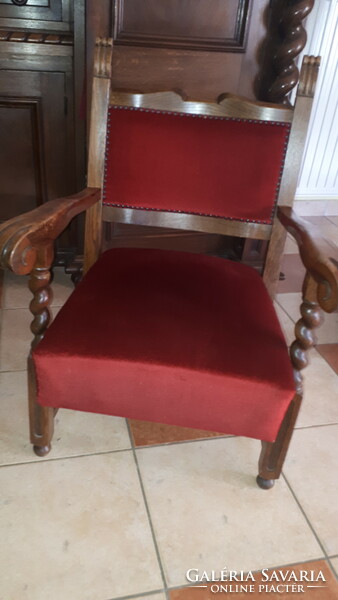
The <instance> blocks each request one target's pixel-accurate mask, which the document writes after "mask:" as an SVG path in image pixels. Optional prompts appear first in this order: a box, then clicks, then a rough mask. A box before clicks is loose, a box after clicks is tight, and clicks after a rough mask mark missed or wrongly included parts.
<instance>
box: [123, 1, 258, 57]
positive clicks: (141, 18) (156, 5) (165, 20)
mask: <svg viewBox="0 0 338 600" xmlns="http://www.w3.org/2000/svg"><path fill="white" fill-rule="evenodd" d="M249 5H250V0H230V1H229V0H149V1H148V2H140V1H139V0H116V2H115V6H114V37H115V40H116V42H117V43H119V44H128V45H134V46H135V45H136V46H139V45H141V46H148V47H149V46H150V47H151V46H156V47H161V48H183V49H187V50H209V51H210V50H215V51H230V52H241V51H242V52H243V51H244V49H245V42H246V37H247V24H248V14H249Z"/></svg>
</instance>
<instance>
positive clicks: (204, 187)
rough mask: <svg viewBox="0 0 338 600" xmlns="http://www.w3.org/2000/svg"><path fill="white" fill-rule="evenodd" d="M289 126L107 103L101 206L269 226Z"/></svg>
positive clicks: (276, 195)
mask: <svg viewBox="0 0 338 600" xmlns="http://www.w3.org/2000/svg"><path fill="white" fill-rule="evenodd" d="M289 130H290V125H289V124H288V123H280V122H269V121H257V120H252V119H234V118H228V117H212V116H203V115H191V114H182V113H173V112H165V111H158V110H148V109H138V108H130V107H119V106H110V108H109V115H108V133H107V144H106V159H105V182H104V194H103V203H104V204H105V205H109V206H119V207H126V208H139V209H144V210H162V211H163V210H164V211H170V212H183V213H192V214H199V215H208V216H216V217H222V218H229V219H236V220H241V221H243V220H244V221H251V222H255V223H267V224H269V223H271V221H272V217H273V214H274V209H275V205H276V201H277V198H278V191H279V184H280V179H281V174H282V169H283V163H284V158H285V152H286V146H287V141H288V135H289Z"/></svg>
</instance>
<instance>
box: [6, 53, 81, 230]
mask: <svg viewBox="0 0 338 600" xmlns="http://www.w3.org/2000/svg"><path fill="white" fill-rule="evenodd" d="M0 64H1V63H0ZM65 88H66V78H65V74H64V73H46V72H45V73H39V72H25V71H11V72H10V77H9V73H8V72H7V71H6V70H3V71H0V89H1V90H2V94H1V98H0V129H1V150H0V181H1V189H0V206H1V212H0V215H1V219H4V218H6V219H8V218H10V217H11V216H14V215H17V214H20V213H21V212H24V211H27V210H31V209H32V208H35V206H36V205H37V204H39V203H40V202H43V201H46V200H51V199H53V198H56V197H59V196H64V195H66V194H67V193H70V192H72V191H73V190H74V188H75V183H74V171H75V169H74V157H73V155H72V154H73V148H72V137H71V135H70V133H71V131H70V124H69V121H70V120H71V118H70V115H71V113H70V115H67V114H65V102H64V97H65ZM23 90H24V93H23Z"/></svg>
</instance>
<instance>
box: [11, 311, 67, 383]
mask: <svg viewBox="0 0 338 600" xmlns="http://www.w3.org/2000/svg"><path fill="white" fill-rule="evenodd" d="M60 308H61V307H60V306H52V307H51V309H50V312H51V315H52V319H54V318H55V317H56V315H57V313H58V312H59V310H60ZM1 312H2V316H1V327H0V331H1V338H0V371H24V370H25V369H26V368H27V356H28V353H29V350H30V345H31V341H32V339H33V334H32V333H31V330H30V324H31V322H32V320H33V316H32V314H31V313H30V312H29V310H28V309H27V308H26V309H25V308H15V309H6V310H2V311H1Z"/></svg>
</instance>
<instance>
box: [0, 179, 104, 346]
mask: <svg viewBox="0 0 338 600" xmlns="http://www.w3.org/2000/svg"><path fill="white" fill-rule="evenodd" d="M100 195H101V191H100V189H99V188H87V189H85V190H83V191H82V192H79V193H78V194H74V195H73V196H68V197H66V198H59V199H57V200H51V201H50V202H46V204H42V205H41V206H39V207H38V208H36V209H35V210H32V211H30V212H28V213H25V214H23V215H20V216H19V217H15V218H14V219H11V220H10V221H6V223H3V224H2V225H1V226H0V266H1V267H3V268H9V269H11V270H12V271H14V273H16V274H17V275H27V274H28V273H30V274H31V275H30V279H29V289H30V291H31V292H32V294H33V299H32V301H31V303H30V305H29V308H30V311H31V313H32V314H33V317H34V319H33V321H32V323H31V331H32V333H33V334H34V338H33V341H32V348H34V347H35V346H36V344H38V343H39V341H40V340H41V339H42V338H43V336H44V333H45V331H46V328H47V327H48V325H49V323H50V321H51V314H50V310H49V306H50V303H51V298H52V294H51V290H50V285H49V284H50V278H51V273H50V268H51V264H52V262H53V255H54V240H55V239H56V238H57V237H58V235H60V233H61V232H62V231H63V230H64V229H65V228H66V227H67V225H68V224H69V223H70V221H71V220H72V218H73V217H75V216H76V215H78V214H79V213H80V212H82V211H84V210H86V209H87V208H89V207H90V206H92V205H93V204H95V203H96V202H97V201H98V200H99V199H100Z"/></svg>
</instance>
